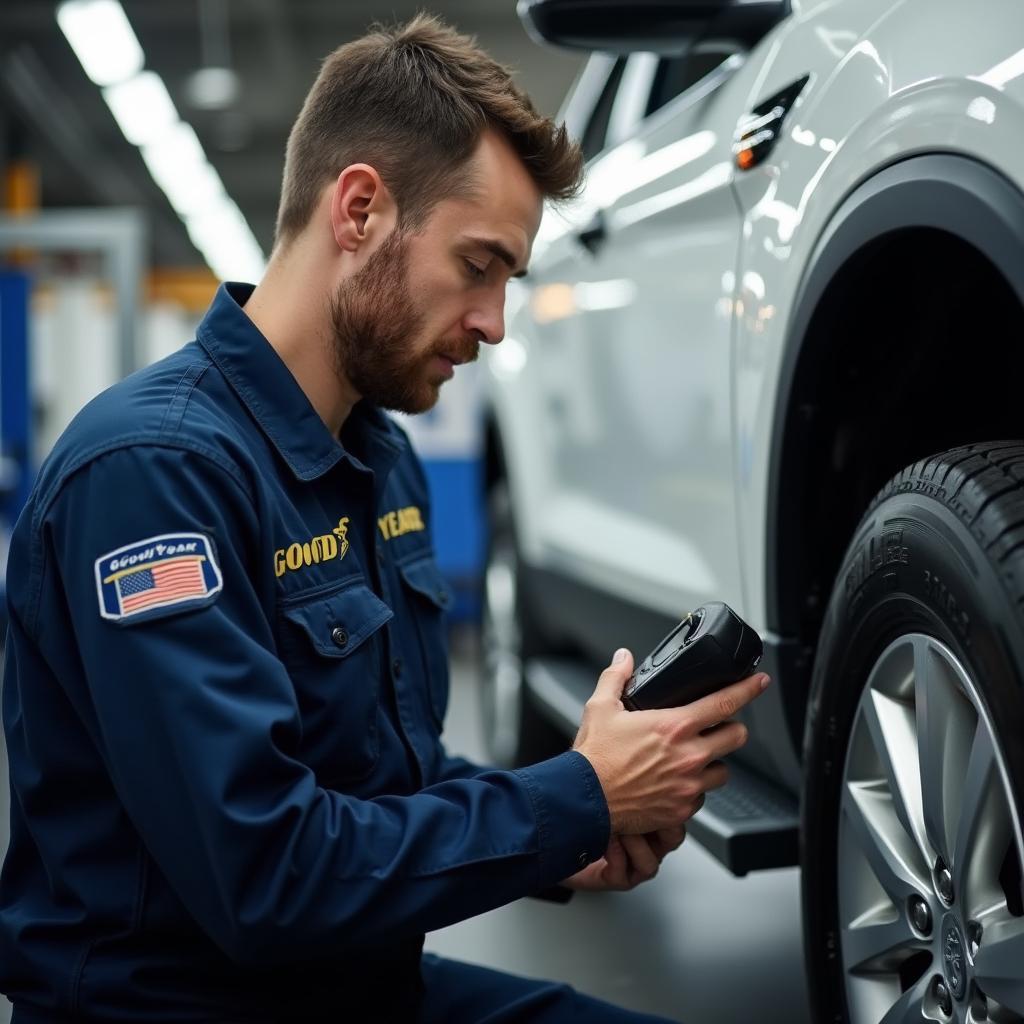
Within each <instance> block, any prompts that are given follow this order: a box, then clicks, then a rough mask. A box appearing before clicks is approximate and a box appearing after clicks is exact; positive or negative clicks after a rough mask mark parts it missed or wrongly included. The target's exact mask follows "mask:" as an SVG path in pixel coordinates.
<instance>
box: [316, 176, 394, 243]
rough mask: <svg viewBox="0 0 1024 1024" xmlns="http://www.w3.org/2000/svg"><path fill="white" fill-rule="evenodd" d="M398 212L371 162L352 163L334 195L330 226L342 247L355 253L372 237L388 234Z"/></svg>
mask: <svg viewBox="0 0 1024 1024" xmlns="http://www.w3.org/2000/svg"><path fill="white" fill-rule="evenodd" d="M396 213H397V210H396V208H395V202H394V199H393V198H392V196H391V193H390V192H389V191H388V188H387V186H386V185H385V184H384V182H383V181H382V180H381V177H380V175H379V174H378V173H377V171H376V170H375V169H374V168H373V167H371V166H370V165H369V164H350V165H349V166H348V167H346V168H345V169H344V170H343V171H342V172H341V174H339V175H338V180H337V181H336V182H335V183H334V192H333V194H332V196H331V229H332V231H333V233H334V240H335V242H337V244H338V247H339V248H340V249H344V250H345V251H346V252H356V250H358V249H359V248H360V247H361V246H363V245H365V244H366V242H367V240H368V239H370V238H371V237H372V236H374V235H381V236H383V235H386V234H388V233H389V232H390V231H391V229H392V228H393V227H394V226H395V221H396V219H397V218H396Z"/></svg>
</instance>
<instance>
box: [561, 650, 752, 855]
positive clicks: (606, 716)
mask: <svg viewBox="0 0 1024 1024" xmlns="http://www.w3.org/2000/svg"><path fill="white" fill-rule="evenodd" d="M620 655H621V657H620ZM616 657H617V658H618V660H616V661H613V662H612V664H611V665H610V666H609V667H608V668H606V669H605V670H604V672H602V673H601V678H600V679H599V680H598V682H597V689H596V690H595V691H594V694H593V696H592V697H591V698H590V700H588V701H587V704H586V708H585V709H584V712H583V721H582V722H581V723H580V729H579V732H578V733H577V734H576V740H575V742H574V743H573V749H574V750H578V751H579V752H580V753H581V754H583V756H584V757H586V758H587V760H588V761H590V763H591V765H592V766H593V768H594V771H595V772H596V773H597V777H598V779H599V780H600V782H601V788H602V789H603V790H604V795H605V799H606V800H607V801H608V813H609V815H610V816H611V826H612V834H613V835H618V836H622V835H630V834H638V835H643V834H645V833H649V832H656V831H658V830H659V829H664V828H672V827H673V826H676V825H679V824H681V823H683V822H685V821H688V820H689V819H690V818H691V817H692V816H693V815H694V814H696V812H697V811H698V810H700V807H701V805H702V804H703V802H704V794H705V793H706V792H707V791H708V790H710V789H717V788H719V787H720V786H724V785H725V783H726V780H727V778H728V775H727V772H726V768H725V765H724V764H722V763H721V761H719V760H718V759H719V758H721V757H725V755H726V754H731V753H732V752H733V751H735V750H738V749H739V748H740V747H742V746H743V744H744V743H746V742H747V728H746V726H745V725H743V724H742V723H741V722H734V721H732V718H733V716H734V715H735V714H736V713H737V712H738V711H739V710H740V709H741V708H743V707H744V706H745V705H746V704H749V703H750V702H751V701H752V700H753V699H754V698H755V697H757V696H759V695H760V694H761V692H762V691H763V690H764V688H765V686H767V685H768V676H766V675H764V674H758V675H755V676H751V677H750V678H749V679H744V680H743V681H742V682H739V683H733V685H732V686H726V687H724V688H723V689H721V690H718V691H717V692H715V693H712V694H709V695H708V696H707V697H703V698H702V699H701V700H698V701H694V702H693V703H692V704H687V705H686V706H685V707H681V708H667V709H665V710H663V711H627V710H626V709H625V707H624V706H623V704H622V700H621V699H620V698H621V696H622V689H623V687H624V686H625V684H626V680H627V679H629V676H630V674H631V673H632V671H633V656H632V655H631V654H630V653H629V651H619V652H617V655H616Z"/></svg>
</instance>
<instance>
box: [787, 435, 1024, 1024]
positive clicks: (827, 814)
mask: <svg viewBox="0 0 1024 1024" xmlns="http://www.w3.org/2000/svg"><path fill="white" fill-rule="evenodd" d="M1022 685H1024V445H1022V444H1020V443H1019V442H1013V443H1010V442H1006V443H999V444H989V445H972V446H970V447H966V448H961V449H957V450H954V451H951V452H947V453H945V454H943V455H939V456H936V457H934V458H931V459H927V460H924V461H922V462H919V463H917V464H916V465H914V466H912V467H910V468H908V469H907V470H905V471H904V472H902V473H901V474H900V475H899V476H897V477H896V478H895V479H894V480H892V481H891V482H890V483H889V484H888V485H887V486H886V487H885V488H884V489H883V491H882V492H881V494H880V495H879V496H878V497H877V498H876V499H875V502H874V503H873V505H872V507H871V508H870V510H869V511H868V513H867V515H866V516H865V517H864V519H863V520H862V522H861V525H860V527H859V528H858V530H857V532H856V534H855V537H854V540H853V542H852V544H851V546H850V548H849V550H848V552H847V556H846V559H845V561H844V563H843V567H842V570H841V572H840V574H839V577H838V579H837V582H836V585H835V588H834V591H833V594H832V599H831V602H830V605H829V610H828V613H827V616H826V621H825V626H824V629H823V631H822V636H821V640H820V642H819V648H818V656H817V660H816V663H815V672H814V679H813V682H812V689H811V699H810V709H809V716H808V727H807V728H808V731H807V743H806V754H807V756H806V770H805V786H804V801H803V813H804V822H803V829H802V847H803V848H802V884H803V901H804V925H805V940H806V952H807V963H808V974H809V983H810V987H811V993H812V1002H813V1004H814V1005H813V1007H812V1019H813V1020H815V1021H821V1022H836V1024H839V1022H847V1021H849V1022H852V1024H869V1022H870V1024H877V1022H884V1024H911V1022H914V1024H918V1022H921V1024H923V1022H926V1021H939V1022H943V1021H956V1022H959V1024H983V1022H986V1021H993V1022H1010V1021H1024V896H1022V877H1021V864H1022V861H1024V839H1022V832H1021V821H1022V813H1021V811H1022V804H1021V794H1022V791H1024V690H1022Z"/></svg>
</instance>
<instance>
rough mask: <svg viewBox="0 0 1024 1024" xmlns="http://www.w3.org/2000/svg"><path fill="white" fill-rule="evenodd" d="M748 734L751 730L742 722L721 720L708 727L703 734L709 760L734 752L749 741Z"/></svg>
mask: <svg viewBox="0 0 1024 1024" xmlns="http://www.w3.org/2000/svg"><path fill="white" fill-rule="evenodd" d="M748 735H749V731H748V729H747V727H746V726H745V725H744V724H743V723H742V722H720V723H719V724H718V725H715V726H712V727H711V728H710V729H706V730H705V731H704V732H703V733H702V734H701V736H702V742H704V743H705V747H704V754H705V757H706V758H707V760H708V761H717V760H718V759H719V758H720V757H725V756H726V755H727V754H734V753H735V752H736V751H737V750H739V749H740V747H742V746H743V745H744V744H745V743H746V742H747V737H748Z"/></svg>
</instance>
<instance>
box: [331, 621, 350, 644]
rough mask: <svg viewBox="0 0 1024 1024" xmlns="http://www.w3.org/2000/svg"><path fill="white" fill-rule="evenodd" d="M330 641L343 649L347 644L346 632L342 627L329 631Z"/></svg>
mask: <svg viewBox="0 0 1024 1024" xmlns="http://www.w3.org/2000/svg"><path fill="white" fill-rule="evenodd" d="M331 639H332V640H333V641H334V642H335V643H336V644H337V645H338V646H339V647H344V646H345V645H346V644H347V643H348V630H346V629H345V628H343V627H342V626H335V627H334V629H332V630H331Z"/></svg>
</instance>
